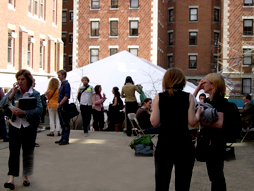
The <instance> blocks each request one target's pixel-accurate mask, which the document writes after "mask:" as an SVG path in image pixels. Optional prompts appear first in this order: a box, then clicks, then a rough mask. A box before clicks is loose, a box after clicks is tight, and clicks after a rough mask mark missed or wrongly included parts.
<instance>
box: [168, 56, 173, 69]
mask: <svg viewBox="0 0 254 191" xmlns="http://www.w3.org/2000/svg"><path fill="white" fill-rule="evenodd" d="M172 66H173V56H168V67H169V68H172Z"/></svg>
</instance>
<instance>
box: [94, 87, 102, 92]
mask: <svg viewBox="0 0 254 191" xmlns="http://www.w3.org/2000/svg"><path fill="white" fill-rule="evenodd" d="M100 87H101V85H96V86H95V88H94V91H95V93H96V94H99V93H100V92H99V89H100Z"/></svg>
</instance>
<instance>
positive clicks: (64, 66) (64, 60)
mask: <svg viewBox="0 0 254 191" xmlns="http://www.w3.org/2000/svg"><path fill="white" fill-rule="evenodd" d="M63 68H64V70H65V69H66V54H64V55H63Z"/></svg>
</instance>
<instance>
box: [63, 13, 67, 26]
mask: <svg viewBox="0 0 254 191" xmlns="http://www.w3.org/2000/svg"><path fill="white" fill-rule="evenodd" d="M66 20H67V11H66V10H63V12H62V23H66Z"/></svg>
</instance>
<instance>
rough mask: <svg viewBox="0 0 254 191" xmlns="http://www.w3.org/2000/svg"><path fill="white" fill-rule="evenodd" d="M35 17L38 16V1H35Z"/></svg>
mask: <svg viewBox="0 0 254 191" xmlns="http://www.w3.org/2000/svg"><path fill="white" fill-rule="evenodd" d="M34 15H38V0H34Z"/></svg>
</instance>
